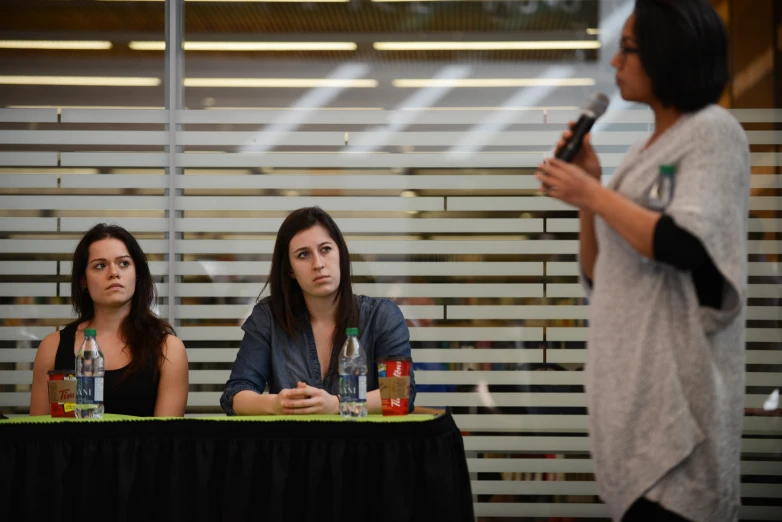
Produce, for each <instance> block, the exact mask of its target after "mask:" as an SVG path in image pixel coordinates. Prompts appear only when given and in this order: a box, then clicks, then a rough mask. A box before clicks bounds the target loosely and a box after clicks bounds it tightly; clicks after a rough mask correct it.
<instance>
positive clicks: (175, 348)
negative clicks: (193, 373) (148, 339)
mask: <svg viewBox="0 0 782 522" xmlns="http://www.w3.org/2000/svg"><path fill="white" fill-rule="evenodd" d="M163 355H164V356H165V359H166V360H168V361H174V362H177V361H179V360H184V361H185V365H187V350H186V349H185V343H183V342H182V339H180V338H179V337H177V336H176V335H173V334H168V335H166V337H165V339H163Z"/></svg>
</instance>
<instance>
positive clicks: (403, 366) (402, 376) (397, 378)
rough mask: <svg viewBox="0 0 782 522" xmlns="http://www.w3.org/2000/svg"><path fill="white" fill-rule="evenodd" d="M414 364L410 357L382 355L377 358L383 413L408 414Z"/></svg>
mask: <svg viewBox="0 0 782 522" xmlns="http://www.w3.org/2000/svg"><path fill="white" fill-rule="evenodd" d="M412 364H413V360H412V359H411V358H410V357H382V358H379V359H378V360H377V377H378V381H379V384H380V404H381V407H382V411H383V415H407V409H408V405H409V401H410V366H411V365H412Z"/></svg>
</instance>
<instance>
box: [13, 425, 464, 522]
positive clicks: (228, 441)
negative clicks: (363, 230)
mask: <svg viewBox="0 0 782 522" xmlns="http://www.w3.org/2000/svg"><path fill="white" fill-rule="evenodd" d="M6 515H7V516H8V518H6ZM0 518H3V519H6V520H9V521H10V520H13V521H14V522H16V521H17V520H36V521H37V520H77V519H78V520H87V519H88V518H89V519H90V520H128V521H131V520H132V521H134V522H138V521H139V520H143V521H144V522H147V521H153V520H184V521H219V520H225V521H229V520H230V521H239V520H253V521H266V520H268V521H295V522H299V521H309V520H311V521H318V522H322V521H328V520H335V521H337V520H339V521H342V520H366V521H388V522H391V521H393V522H397V521H406V520H415V521H418V520H420V521H427V522H428V521H439V520H443V521H462V520H463V521H467V520H470V521H472V520H474V517H473V508H472V495H471V492H470V480H469V475H468V472H467V465H466V460H465V456H464V445H463V442H462V437H461V434H460V433H459V430H458V428H457V427H456V424H455V423H454V422H453V419H452V417H451V416H450V415H441V416H433V415H408V416H403V417H382V416H370V417H367V418H366V419H359V420H355V421H354V420H343V419H341V418H340V417H338V416H325V415H321V416H302V417H297V416H285V417H206V418H196V417H188V418H184V419H183V418H176V419H169V418H162V419H161V418H157V419H141V418H135V417H123V416H118V415H106V416H105V417H104V418H103V419H101V420H76V419H53V418H51V417H18V418H13V419H9V420H0Z"/></svg>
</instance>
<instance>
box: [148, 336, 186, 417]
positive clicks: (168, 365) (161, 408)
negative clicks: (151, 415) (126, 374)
mask: <svg viewBox="0 0 782 522" xmlns="http://www.w3.org/2000/svg"><path fill="white" fill-rule="evenodd" d="M163 355H164V359H163V364H162V366H161V367H160V382H159V383H158V387H157V401H156V402H155V417H184V415H185V408H186V407H187V392H188V386H189V378H188V368H187V352H186V351H185V345H184V344H183V343H182V341H181V340H180V339H179V338H177V337H175V336H173V335H169V336H168V337H166V345H165V346H164V347H163Z"/></svg>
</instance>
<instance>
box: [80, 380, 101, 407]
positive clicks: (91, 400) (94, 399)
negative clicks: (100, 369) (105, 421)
mask: <svg viewBox="0 0 782 522" xmlns="http://www.w3.org/2000/svg"><path fill="white" fill-rule="evenodd" d="M101 402H103V377H84V376H81V377H77V378H76V404H100V403H101Z"/></svg>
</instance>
